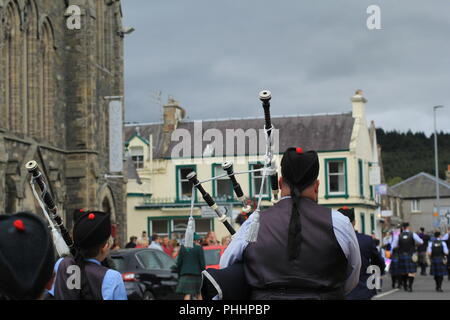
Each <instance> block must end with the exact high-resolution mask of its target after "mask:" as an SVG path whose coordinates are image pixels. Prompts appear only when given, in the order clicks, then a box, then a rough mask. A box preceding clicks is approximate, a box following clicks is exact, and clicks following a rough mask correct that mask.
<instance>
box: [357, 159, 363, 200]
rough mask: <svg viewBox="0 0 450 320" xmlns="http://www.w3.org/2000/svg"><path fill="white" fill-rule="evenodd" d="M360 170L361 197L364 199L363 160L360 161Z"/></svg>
mask: <svg viewBox="0 0 450 320" xmlns="http://www.w3.org/2000/svg"><path fill="white" fill-rule="evenodd" d="M358 169H359V196H360V197H361V198H364V162H363V161H362V160H358Z"/></svg>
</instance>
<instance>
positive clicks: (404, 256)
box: [392, 222, 423, 292]
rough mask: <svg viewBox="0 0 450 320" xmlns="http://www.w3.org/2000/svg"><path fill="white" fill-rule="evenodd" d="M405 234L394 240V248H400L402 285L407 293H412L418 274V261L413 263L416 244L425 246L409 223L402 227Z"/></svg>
mask: <svg viewBox="0 0 450 320" xmlns="http://www.w3.org/2000/svg"><path fill="white" fill-rule="evenodd" d="M402 229H403V232H402V233H401V234H400V235H398V236H396V237H395V238H394V241H393V242H392V248H393V249H395V248H398V273H399V274H400V275H401V283H402V284H403V288H404V289H405V290H406V291H409V292H412V286H413V283H414V277H415V276H416V272H417V263H416V262H417V261H413V255H414V252H415V251H416V244H423V240H422V239H420V237H419V236H418V235H417V234H416V233H414V232H411V231H410V228H409V223H407V222H405V223H403V225H402Z"/></svg>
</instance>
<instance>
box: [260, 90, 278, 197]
mask: <svg viewBox="0 0 450 320" xmlns="http://www.w3.org/2000/svg"><path fill="white" fill-rule="evenodd" d="M259 99H260V100H261V101H262V103H263V108H264V118H265V122H266V123H265V125H266V130H267V136H268V139H269V140H270V139H271V138H272V129H273V127H272V119H271V115H270V100H272V93H271V92H270V91H268V90H264V91H261V92H260V94H259ZM270 147H272V145H270ZM270 186H271V189H272V194H273V196H274V198H275V200H277V199H278V194H279V188H278V173H277V172H275V173H274V174H272V175H271V176H270Z"/></svg>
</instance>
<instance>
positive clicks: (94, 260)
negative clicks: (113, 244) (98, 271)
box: [86, 259, 101, 265]
mask: <svg viewBox="0 0 450 320" xmlns="http://www.w3.org/2000/svg"><path fill="white" fill-rule="evenodd" d="M86 261H89V262H92V263H95V264H98V265H101V263H100V261H98V260H96V259H86Z"/></svg>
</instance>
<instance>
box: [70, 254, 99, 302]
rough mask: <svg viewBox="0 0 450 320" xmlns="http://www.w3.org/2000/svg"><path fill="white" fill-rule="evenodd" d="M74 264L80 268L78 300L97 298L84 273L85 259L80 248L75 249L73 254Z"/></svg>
mask: <svg viewBox="0 0 450 320" xmlns="http://www.w3.org/2000/svg"><path fill="white" fill-rule="evenodd" d="M74 260H75V264H76V265H77V266H78V267H79V268H80V277H81V279H80V280H81V281H80V285H81V290H80V300H97V299H95V296H94V294H93V293H92V288H91V284H90V283H89V280H88V278H87V275H86V269H85V267H86V259H85V257H84V255H83V253H82V250H81V249H78V250H77V254H76V255H75V256H74Z"/></svg>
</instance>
